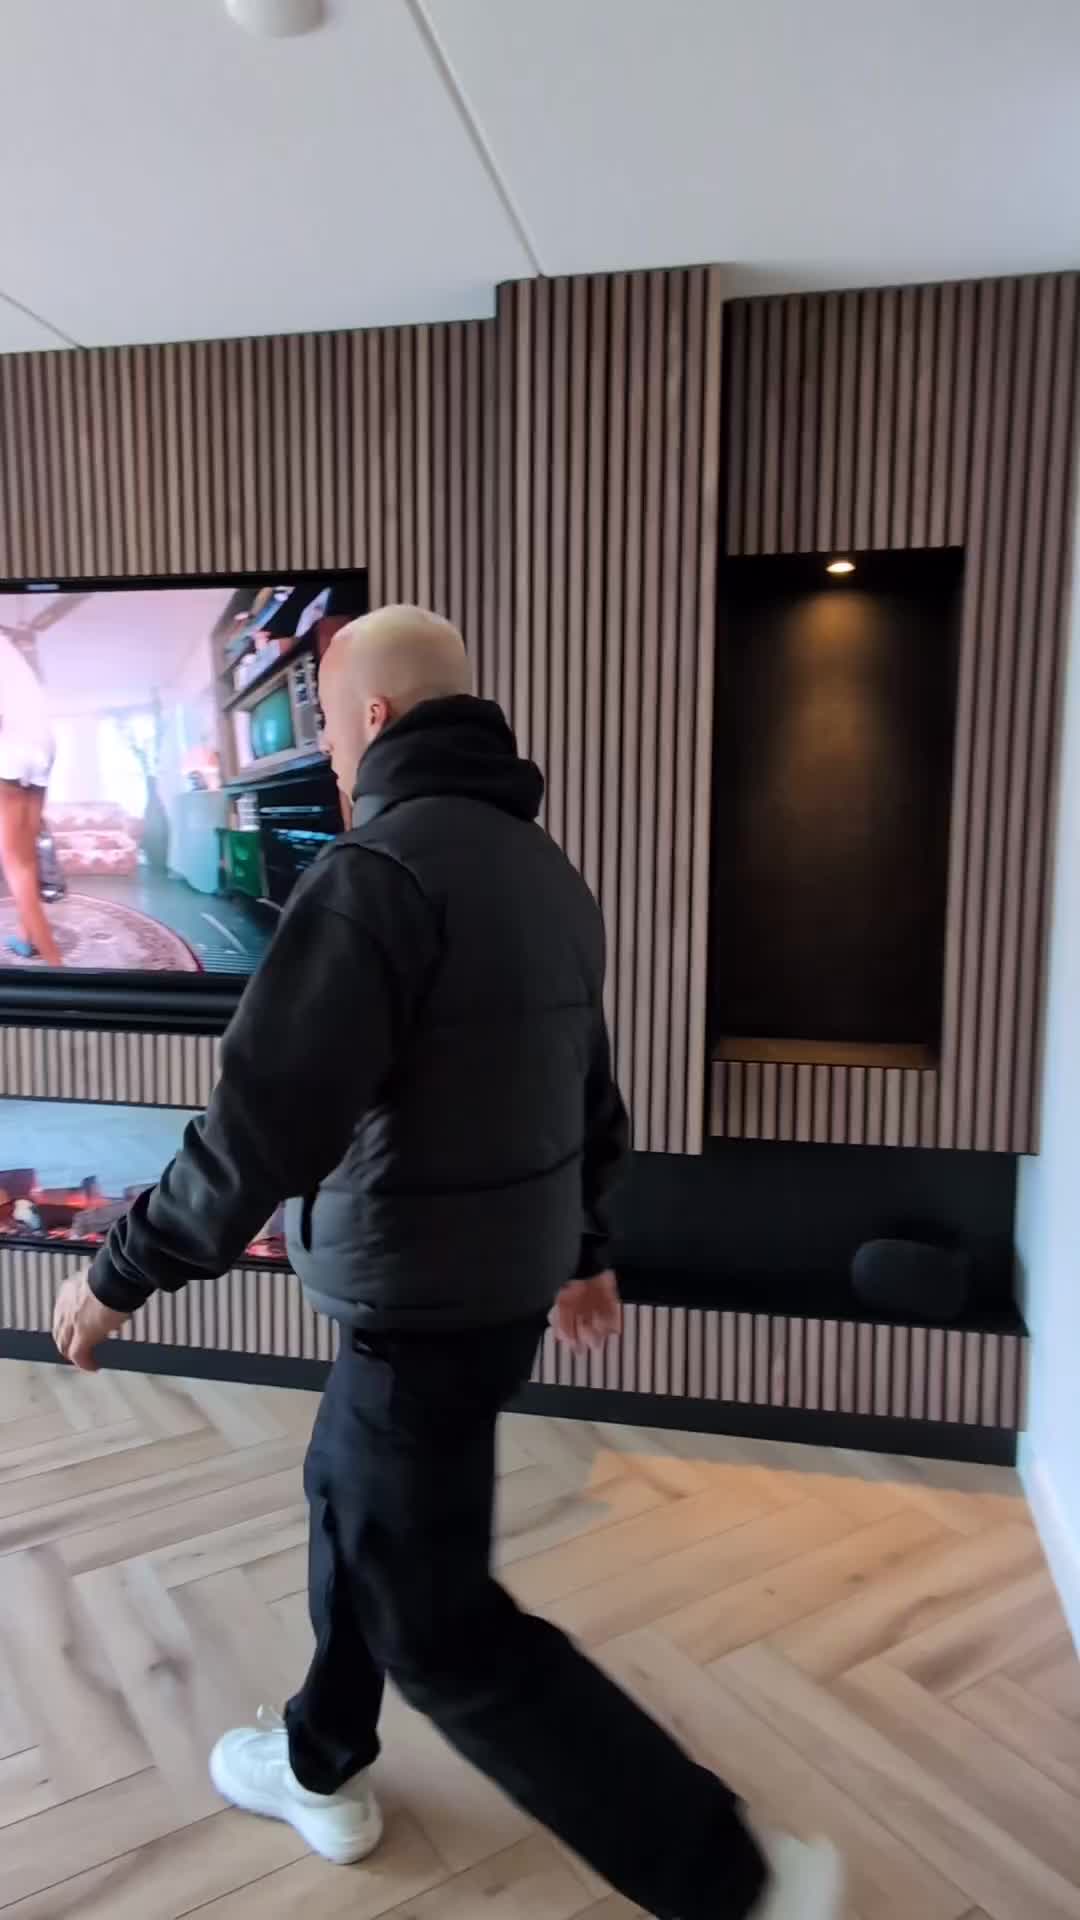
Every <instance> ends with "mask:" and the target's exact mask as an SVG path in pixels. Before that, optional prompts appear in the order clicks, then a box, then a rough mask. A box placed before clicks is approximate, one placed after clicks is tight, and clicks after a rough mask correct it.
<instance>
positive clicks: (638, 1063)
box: [492, 268, 721, 1152]
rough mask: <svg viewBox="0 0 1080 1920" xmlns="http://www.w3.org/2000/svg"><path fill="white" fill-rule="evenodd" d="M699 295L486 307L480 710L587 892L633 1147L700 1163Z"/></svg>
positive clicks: (709, 601)
mask: <svg viewBox="0 0 1080 1920" xmlns="http://www.w3.org/2000/svg"><path fill="white" fill-rule="evenodd" d="M720 313H721V299H720V276H719V274H718V273H717V272H716V271H714V270H711V269H706V268H694V269H690V270H685V271H684V270H679V271H674V272H657V273H638V274H615V275H610V276H594V277H589V278H576V279H573V280H566V279H562V280H551V281H532V282H527V283H522V284H519V285H515V286H511V287H507V288H505V289H503V290H502V292H501V295H500V300H499V307H498V368H499V375H498V378H499V420H498V436H497V462H498V486H499V494H500V501H501V503H503V504H504V505H505V508H506V512H505V516H504V517H503V519H502V521H501V538H500V547H499V583H498V585H499V621H498V631H497V638H496V663H495V673H494V678H493V683H492V684H493V689H494V691H495V692H496V693H497V694H498V695H499V697H500V698H501V699H502V700H503V701H504V703H505V704H506V706H507V707H508V709H509V710H510V712H511V713H512V714H513V716H514V722H515V725H516V728H517V731H518V734H519V736H520V738H521V740H522V742H523V743H524V745H525V746H526V747H527V748H528V749H529V750H530V751H532V752H534V753H535V754H536V756H537V757H538V758H539V759H540V760H541V762H542V763H543V765H544V766H545V769H546V772H547V779H548V793H547V803H546V804H547V821H548V824H549V826H550V828H551V830H552V832H553V833H554V835H555V837H556V838H557V839H558V840H559V841H560V842H561V843H562V845H563V846H565V848H566V849H567V851H568V853H569V854H570V857H571V859H573V860H574V861H575V862H576V863H577V864H578V865H579V866H580V867H581V869H582V871H583V872H584V874H585V876H586V879H587V880H588V881H589V883H590V885H591V886H592V887H593V888H594V890H595V891H596V892H597V894H598V896H599V898H600V900H601V903H602V905H603V908H604V913H605V917H606V921H607V927H608V937H609V980H608V988H609V1007H610V1012H611V1017H612V1025H613V1031H614V1034H615V1044H616V1055H617V1067H618V1072H619V1077H620V1080H621V1081H622V1084H623V1086H624V1088H625V1090H626V1093H627V1096H628V1099H629V1102H630V1106H631V1110H632V1112H633V1114H634V1119H635V1141H636V1144H637V1145H638V1146H639V1147H642V1148H652V1149H665V1148H666V1149H668V1150H669V1151H676V1152H678V1151H690V1152H696V1151H698V1150H700V1147H701V1144H702V1138H703V1133H704V1121H705V1077H706V1075H705V1068H706V1054H705V963H706V942H707V930H708V929H707V920H708V840H709V804H710V798H709V797H710V791H711V781H712V768H711V744H712V664H713V644H714V641H713V636H714V625H715V572H716V551H717V531H718V499H717V483H718V476H719V431H720Z"/></svg>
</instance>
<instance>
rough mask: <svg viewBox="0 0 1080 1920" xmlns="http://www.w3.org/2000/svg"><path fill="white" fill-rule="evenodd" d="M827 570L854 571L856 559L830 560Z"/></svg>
mask: <svg viewBox="0 0 1080 1920" xmlns="http://www.w3.org/2000/svg"><path fill="white" fill-rule="evenodd" d="M825 571H826V573H854V571H855V562H854V560H830V561H829V564H828V566H827V567H826V569H825Z"/></svg>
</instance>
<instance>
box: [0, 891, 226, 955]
mask: <svg viewBox="0 0 1080 1920" xmlns="http://www.w3.org/2000/svg"><path fill="white" fill-rule="evenodd" d="M46 912H47V913H48V916H49V920H50V922H51V924H52V929H53V932H54V933H55V935H56V940H57V945H58V946H59V948H60V952H61V954H62V955H63V958H64V965H65V966H67V967H94V968H98V969H100V970H101V971H102V972H112V971H113V970H115V969H119V970H122V971H124V972H133V973H141V972H144V971H145V972H152V973H201V972H202V966H201V964H200V962H199V960H198V958H197V957H196V955H195V954H194V953H193V952H192V950H191V948H190V947H189V946H188V944H187V942H186V940H181V938H180V935H179V934H178V933H174V932H173V930H172V928H171V927H163V926H162V924H161V922H160V921H159V920H151V918H150V916H149V914H146V913H139V912H138V910H137V909H136V908H135V907H122V906H120V905H119V904H118V903H117V902H116V901H114V900H91V899H88V898H87V896H86V895H85V894H80V893H70V894H68V896H67V898H66V899H64V900H58V901H57V902H56V903H55V905H53V906H50V907H47V908H46ZM15 935H16V923H15V909H14V907H13V906H12V904H11V901H10V900H0V966H10V967H18V966H31V967H34V966H37V965H38V964H39V962H38V961H36V960H29V961H21V960H19V959H17V958H16V956H15V955H14V954H13V953H11V952H10V951H9V949H8V944H7V943H8V941H9V940H10V939H12V938H14V937H15Z"/></svg>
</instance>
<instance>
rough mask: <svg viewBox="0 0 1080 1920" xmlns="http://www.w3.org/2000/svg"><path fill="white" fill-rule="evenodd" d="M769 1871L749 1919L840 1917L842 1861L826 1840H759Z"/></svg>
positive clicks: (784, 1837)
mask: <svg viewBox="0 0 1080 1920" xmlns="http://www.w3.org/2000/svg"><path fill="white" fill-rule="evenodd" d="M760 1844H761V1847H762V1849H763V1851H764V1853H765V1857H766V1859H767V1860H768V1863H769V1871H770V1873H771V1874H772V1880H771V1881H770V1884H769V1888H768V1891H767V1892H766V1893H764V1894H763V1895H762V1898H761V1900H760V1901H759V1902H758V1904H757V1906H756V1907H755V1908H754V1910H753V1913H752V1915H751V1920H841V1909H842V1907H843V1900H844V1863H843V1861H842V1860H841V1858H840V1855H839V1854H838V1853H837V1851H836V1848H835V1847H833V1846H830V1845H829V1842H828V1841H827V1840H814V1841H812V1842H811V1844H810V1845H809V1846H808V1845H807V1844H806V1842H805V1841H803V1840H793V1839H792V1838H791V1837H790V1835H788V1834H780V1835H778V1836H776V1837H769V1838H767V1839H764V1840H761V1842H760Z"/></svg>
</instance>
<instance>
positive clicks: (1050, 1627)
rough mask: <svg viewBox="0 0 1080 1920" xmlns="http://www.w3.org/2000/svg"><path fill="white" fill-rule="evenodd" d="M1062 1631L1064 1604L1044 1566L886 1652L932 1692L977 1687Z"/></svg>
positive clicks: (957, 1691)
mask: <svg viewBox="0 0 1080 1920" xmlns="http://www.w3.org/2000/svg"><path fill="white" fill-rule="evenodd" d="M1060 1631H1061V1606H1060V1602H1059V1601H1058V1597H1057V1594H1056V1593H1055V1592H1054V1587H1053V1583H1052V1581H1051V1579H1050V1575H1049V1574H1048V1573H1047V1572H1046V1571H1045V1570H1040V1571H1039V1572H1038V1573H1032V1574H1029V1575H1028V1577H1027V1578H1026V1579H1025V1580H1014V1581H1009V1582H1008V1583H1007V1585H1005V1586H1003V1587H1001V1588H999V1589H998V1590H997V1591H996V1592H994V1593H989V1594H984V1595H982V1596H981V1598H979V1599H978V1600H974V1601H972V1603H971V1604H970V1605H969V1606H966V1607H961V1608H960V1609H959V1610H958V1611H957V1612H955V1613H953V1614H951V1615H950V1616H949V1617H948V1619H945V1620H939V1621H938V1622H937V1623H936V1624H935V1625H934V1626H932V1627H927V1628H926V1629H925V1630H924V1631H923V1632H922V1633H917V1634H914V1635H912V1636H909V1637H907V1638H905V1639H903V1640H900V1641H898V1642H897V1643H896V1644H895V1645H894V1646H893V1647H891V1648H890V1649H889V1650H888V1652H887V1654H886V1655H885V1656H884V1657H885V1658H886V1659H887V1660H888V1661H889V1663H890V1665H892V1666H894V1667H897V1668H899V1669H900V1671H901V1672H903V1673H906V1674H908V1675H910V1677H911V1679H913V1680H916V1681H918V1683H919V1685H920V1686H923V1687H926V1688H928V1689H929V1691H930V1692H931V1693H940V1694H944V1695H946V1696H948V1695H949V1694H951V1693H959V1692H960V1691H961V1690H962V1689H963V1688H964V1687H972V1686H974V1685H975V1683H976V1681H978V1680H983V1679H985V1678H986V1676H987V1675H988V1674H991V1673H994V1672H996V1671H997V1669H998V1668H999V1667H1003V1666H1005V1665H1006V1664H1007V1663H1008V1662H1009V1661H1010V1659H1013V1658H1016V1657H1022V1656H1023V1655H1024V1654H1025V1653H1031V1652H1036V1651H1038V1649H1039V1648H1041V1647H1044V1646H1046V1644H1047V1642H1048V1641H1052V1640H1054V1639H1055V1638H1056V1636H1057V1635H1058V1634H1059V1633H1060Z"/></svg>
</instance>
